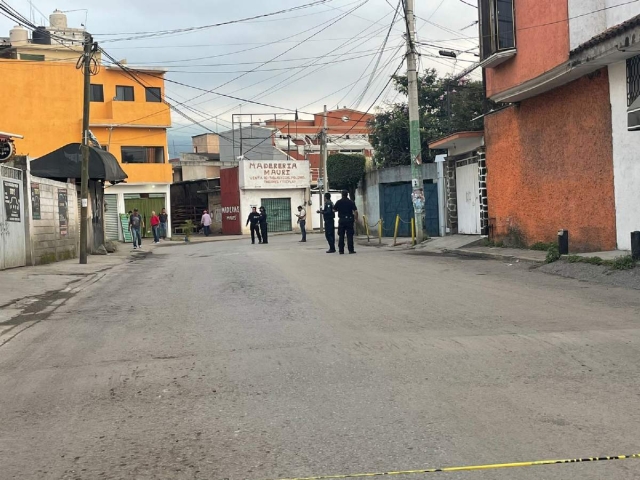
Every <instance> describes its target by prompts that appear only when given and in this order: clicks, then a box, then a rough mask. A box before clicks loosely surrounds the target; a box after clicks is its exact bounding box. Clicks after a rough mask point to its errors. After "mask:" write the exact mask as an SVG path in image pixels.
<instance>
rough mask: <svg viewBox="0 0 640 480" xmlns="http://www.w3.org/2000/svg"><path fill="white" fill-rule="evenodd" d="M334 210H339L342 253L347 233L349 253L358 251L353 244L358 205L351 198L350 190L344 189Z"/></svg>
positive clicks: (339, 233)
mask: <svg viewBox="0 0 640 480" xmlns="http://www.w3.org/2000/svg"><path fill="white" fill-rule="evenodd" d="M333 210H334V211H336V212H338V236H339V237H340V239H339V240H338V250H339V251H340V255H343V254H344V236H345V234H346V235H347V246H348V248H349V253H356V251H355V248H354V246H353V234H354V224H355V221H356V220H357V219H358V207H356V204H355V202H354V201H353V200H350V199H349V192H348V191H346V190H343V191H342V198H341V199H340V200H338V201H337V202H336V204H335V205H334V207H333Z"/></svg>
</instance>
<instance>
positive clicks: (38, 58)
mask: <svg viewBox="0 0 640 480" xmlns="http://www.w3.org/2000/svg"><path fill="white" fill-rule="evenodd" d="M20 60H31V61H33V62H44V55H33V54H31V53H21V54H20Z"/></svg>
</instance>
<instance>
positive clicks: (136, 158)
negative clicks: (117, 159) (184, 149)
mask: <svg viewBox="0 0 640 480" xmlns="http://www.w3.org/2000/svg"><path fill="white" fill-rule="evenodd" d="M122 163H164V147H122Z"/></svg>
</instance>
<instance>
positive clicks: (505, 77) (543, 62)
mask: <svg viewBox="0 0 640 480" xmlns="http://www.w3.org/2000/svg"><path fill="white" fill-rule="evenodd" d="M568 5H569V2H568V1H567V0H515V2H514V10H515V16H516V49H517V51H518V53H517V54H516V56H515V57H513V58H512V59H510V60H508V61H506V62H505V63H503V64H502V65H498V66H497V67H496V68H488V69H487V70H486V72H487V95H488V96H489V97H491V96H492V95H495V94H496V93H500V92H502V91H504V90H507V89H509V88H511V87H515V86H517V85H520V84H521V83H523V82H526V81H527V80H531V79H532V78H536V77H537V76H539V75H542V74H543V73H545V72H547V71H549V70H552V69H553V68H554V67H557V66H558V65H560V64H562V63H564V62H566V61H567V60H569V48H570V46H569V45H570V44H569V22H568V20H567V19H568V17H569V6H568Z"/></svg>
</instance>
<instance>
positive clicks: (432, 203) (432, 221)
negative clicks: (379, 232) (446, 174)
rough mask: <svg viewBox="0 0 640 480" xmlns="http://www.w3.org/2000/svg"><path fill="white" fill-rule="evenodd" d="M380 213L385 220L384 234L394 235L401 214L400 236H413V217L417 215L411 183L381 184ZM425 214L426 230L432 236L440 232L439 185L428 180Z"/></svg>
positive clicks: (425, 191)
mask: <svg viewBox="0 0 640 480" xmlns="http://www.w3.org/2000/svg"><path fill="white" fill-rule="evenodd" d="M380 188H381V192H380V194H381V195H380V213H381V218H382V220H383V222H384V224H383V225H384V235H385V236H387V237H392V236H393V235H394V232H395V226H396V216H397V215H400V225H399V228H398V236H399V237H409V236H411V219H412V218H414V217H415V215H414V211H413V202H412V200H411V194H412V188H411V184H410V183H386V184H382V185H381V186H380ZM424 198H425V216H424V220H425V222H424V231H425V232H426V233H427V234H428V235H429V236H430V237H436V236H438V235H439V234H440V227H439V217H438V185H437V184H436V183H432V181H430V180H427V181H425V183H424Z"/></svg>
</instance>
